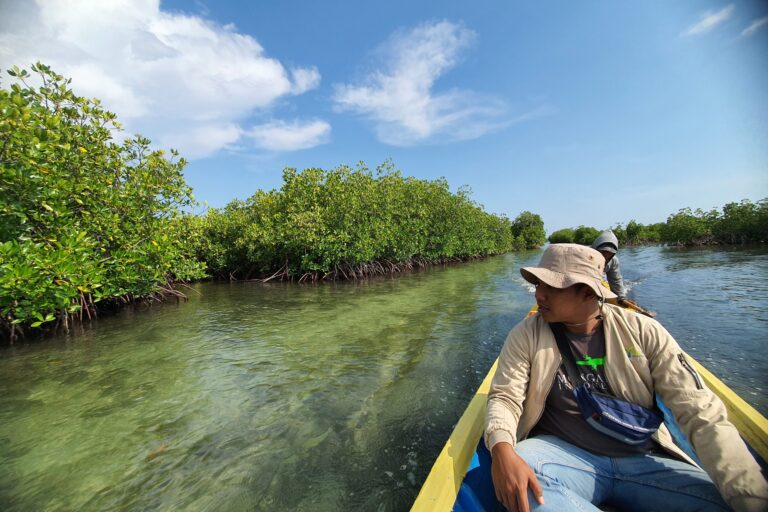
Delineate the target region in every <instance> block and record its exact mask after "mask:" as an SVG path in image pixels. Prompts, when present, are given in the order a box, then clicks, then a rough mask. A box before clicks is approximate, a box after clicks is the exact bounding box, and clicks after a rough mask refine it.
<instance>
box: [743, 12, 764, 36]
mask: <svg viewBox="0 0 768 512" xmlns="http://www.w3.org/2000/svg"><path fill="white" fill-rule="evenodd" d="M766 25H768V16H766V17H765V18H760V19H757V20H755V21H753V22H752V23H751V24H750V25H749V26H748V27H747V28H745V29H744V30H742V31H741V35H742V36H743V37H749V36H751V35H752V34H754V33H755V32H757V31H758V30H760V29H761V28H763V27H765V26H766Z"/></svg>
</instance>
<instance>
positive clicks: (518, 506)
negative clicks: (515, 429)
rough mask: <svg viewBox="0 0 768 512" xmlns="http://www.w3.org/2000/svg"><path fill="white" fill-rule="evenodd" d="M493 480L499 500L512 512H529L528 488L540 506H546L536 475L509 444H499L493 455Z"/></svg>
mask: <svg viewBox="0 0 768 512" xmlns="http://www.w3.org/2000/svg"><path fill="white" fill-rule="evenodd" d="M491 456H492V459H493V462H492V463H491V478H492V479H493V487H494V489H495V490H496V499H498V500H499V501H500V502H501V503H502V504H503V505H504V506H505V507H506V508H507V510H509V511H510V512H529V509H528V488H529V487H530V488H531V491H533V495H534V496H535V497H536V501H537V502H538V503H539V505H543V504H544V492H543V491H542V490H541V486H540V485H539V481H538V480H537V479H536V475H535V474H534V472H533V470H532V469H531V468H530V466H528V464H527V463H526V462H525V461H524V460H523V459H522V458H521V457H520V456H519V455H518V454H517V453H516V452H515V449H514V448H512V445H511V444H509V443H504V442H501V443H498V444H497V445H496V446H494V447H493V451H492V453H491Z"/></svg>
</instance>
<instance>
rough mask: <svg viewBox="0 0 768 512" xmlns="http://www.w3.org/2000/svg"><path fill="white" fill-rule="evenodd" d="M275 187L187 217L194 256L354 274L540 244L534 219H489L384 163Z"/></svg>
mask: <svg viewBox="0 0 768 512" xmlns="http://www.w3.org/2000/svg"><path fill="white" fill-rule="evenodd" d="M283 181H284V183H283V186H282V188H281V189H280V190H273V191H270V192H264V191H261V190H260V191H258V192H256V194H254V195H253V196H252V197H251V198H250V199H248V200H247V201H233V202H232V203H230V204H229V205H227V206H226V207H225V208H223V209H220V210H210V211H209V212H208V213H207V215H205V216H204V217H200V218H194V219H187V220H188V221H189V222H191V223H192V225H193V226H194V228H193V229H192V231H194V232H199V234H198V236H196V238H195V239H196V240H197V241H198V244H197V245H196V251H197V257H198V258H199V259H200V260H201V261H203V262H205V264H206V265H207V268H208V271H209V272H210V273H211V274H212V275H213V276H216V277H219V278H228V279H249V278H253V277H259V278H263V279H274V278H280V279H297V280H298V281H305V280H313V281H315V280H318V279H339V278H341V279H355V278H361V277H366V276H370V275H375V274H388V273H393V272H399V271H401V270H404V269H410V268H413V267H421V266H424V265H428V264H434V263H443V262H449V261H459V260H465V259H470V258H476V257H483V256H488V255H492V254H500V253H504V252H508V251H512V250H516V249H524V248H530V247H536V246H539V245H541V244H543V243H544V242H545V241H546V238H545V233H544V223H543V221H542V220H541V217H539V216H538V215H535V214H532V213H530V212H523V213H522V214H520V215H519V216H518V217H517V218H516V219H515V221H514V222H510V220H509V219H507V218H506V217H504V216H498V215H492V214H489V213H486V212H485V211H483V209H482V208H481V207H480V206H479V205H478V204H476V203H475V202H473V201H472V200H471V199H470V198H469V192H468V190H466V189H460V190H459V191H458V193H455V194H454V193H451V192H450V191H449V187H448V182H447V181H446V180H445V179H438V180H434V181H428V180H420V179H416V178H412V177H404V176H402V175H401V173H400V172H398V171H394V170H393V169H392V166H391V164H388V163H385V164H383V165H381V166H379V168H378V169H377V170H376V171H375V173H374V172H371V171H370V170H368V169H367V168H366V167H365V165H364V164H359V165H358V167H357V168H356V169H354V170H353V169H351V168H349V167H346V166H341V167H338V168H336V169H333V170H330V171H326V170H323V169H306V170H304V171H303V172H297V171H296V170H295V169H290V168H289V169H285V171H284V172H283Z"/></svg>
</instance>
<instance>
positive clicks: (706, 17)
mask: <svg viewBox="0 0 768 512" xmlns="http://www.w3.org/2000/svg"><path fill="white" fill-rule="evenodd" d="M733 11H734V5H733V4H730V5H728V6H727V7H724V8H722V9H720V10H719V11H717V12H712V11H707V12H705V13H704V14H702V15H701V18H700V19H699V21H697V22H696V23H695V24H693V25H691V26H690V27H688V30H686V31H685V32H683V35H686V36H697V35H701V34H705V33H707V32H709V31H710V30H712V29H713V28H715V27H716V26H718V25H719V24H721V23H723V22H724V21H726V20H727V19H728V18H730V17H731V15H732V14H733Z"/></svg>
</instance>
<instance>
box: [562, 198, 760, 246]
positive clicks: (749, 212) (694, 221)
mask: <svg viewBox="0 0 768 512" xmlns="http://www.w3.org/2000/svg"><path fill="white" fill-rule="evenodd" d="M612 229H613V232H614V233H615V234H616V237H617V238H618V239H619V243H621V244H625V245H637V244H649V243H668V244H674V245H708V244H746V243H765V242H768V198H765V199H761V200H760V201H758V202H757V203H753V202H751V201H749V200H747V199H744V200H742V201H740V202H733V203H728V204H726V205H725V206H723V208H722V209H721V210H718V209H716V208H713V209H712V210H709V211H704V210H701V209H696V210H691V209H690V208H683V209H681V210H680V211H678V212H677V213H674V214H672V215H670V216H669V217H668V218H667V221H666V222H658V223H655V224H648V225H644V224H640V223H639V222H636V221H635V220H631V221H629V222H628V223H627V225H626V226H622V225H621V224H619V225H617V226H615V227H613V228H612ZM580 230H581V231H580ZM579 232H580V233H581V235H582V236H581V237H579V236H578V234H577V233H579ZM597 233H598V230H596V229H595V228H585V227H584V226H580V227H579V228H577V229H575V230H574V229H570V228H566V229H560V230H558V231H555V232H554V233H552V234H551V235H550V236H549V241H550V242H551V243H564V242H574V243H580V244H584V245H589V244H591V243H592V241H593V240H594V239H595V237H596V236H597Z"/></svg>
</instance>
